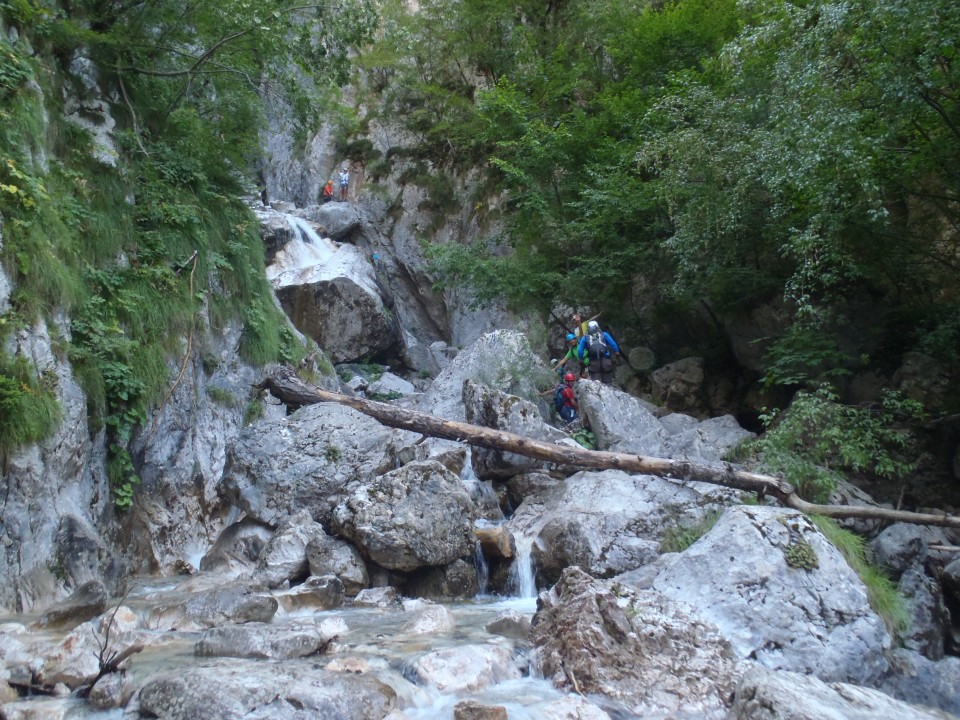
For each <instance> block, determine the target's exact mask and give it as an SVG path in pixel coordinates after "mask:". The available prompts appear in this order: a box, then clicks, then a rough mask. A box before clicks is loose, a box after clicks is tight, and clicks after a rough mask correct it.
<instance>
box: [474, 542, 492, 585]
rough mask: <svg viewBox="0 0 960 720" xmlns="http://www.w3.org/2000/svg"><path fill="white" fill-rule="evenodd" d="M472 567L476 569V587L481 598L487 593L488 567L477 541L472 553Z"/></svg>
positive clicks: (488, 582) (488, 581)
mask: <svg viewBox="0 0 960 720" xmlns="http://www.w3.org/2000/svg"><path fill="white" fill-rule="evenodd" d="M473 565H474V567H475V568H476V569H477V587H479V588H480V591H479V593H478V594H479V595H480V596H481V597H483V596H484V595H487V594H488V592H489V587H488V586H489V584H490V566H489V565H488V564H487V559H486V558H485V557H484V556H483V548H482V547H481V546H480V541H479V540H477V543H476V546H475V547H474V551H473Z"/></svg>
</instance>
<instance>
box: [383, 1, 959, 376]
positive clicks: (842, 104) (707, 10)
mask: <svg viewBox="0 0 960 720" xmlns="http://www.w3.org/2000/svg"><path fill="white" fill-rule="evenodd" d="M389 18H390V21H389V22H388V23H387V25H386V29H385V33H384V40H383V43H382V44H381V45H380V46H378V47H377V48H376V49H375V51H373V52H371V53H369V54H368V55H367V56H366V57H365V58H364V61H365V63H366V66H367V67H368V68H369V73H368V77H369V78H371V80H370V82H371V84H372V86H373V89H376V90H378V91H382V92H383V96H385V98H386V99H385V101H384V103H383V105H382V106H381V112H382V113H383V114H385V115H387V116H389V117H390V118H391V119H396V118H399V119H400V120H401V121H402V122H404V123H405V124H406V125H407V127H408V128H409V129H410V130H411V131H412V132H414V133H415V134H416V137H417V139H418V141H419V142H418V143H417V145H416V147H415V148H414V149H407V148H401V147H398V148H395V149H394V157H396V156H399V155H400V154H401V153H407V154H412V155H413V156H414V158H415V159H416V160H417V161H418V162H420V163H421V165H422V167H424V168H427V167H429V168H430V169H431V170H432V172H433V174H434V175H437V176H442V175H443V174H445V173H450V172H455V171H456V170H457V169H458V168H460V167H463V166H470V165H471V164H476V163H485V166H486V168H487V181H488V182H487V184H486V185H485V186H484V187H482V188H481V192H485V193H486V194H484V195H482V196H481V197H477V198H462V199H461V204H462V202H464V201H469V202H470V203H471V205H472V206H474V207H475V208H476V210H477V212H478V213H479V214H483V213H484V212H487V213H488V214H489V215H490V216H496V217H499V218H500V219H502V220H503V227H504V232H503V234H502V235H501V236H498V237H493V238H491V240H490V243H489V245H488V246H487V247H478V246H474V247H470V248H465V247H461V246H457V245H447V246H439V247H435V248H434V249H433V253H434V260H435V262H436V266H437V268H438V270H439V271H440V272H441V273H442V274H443V275H444V277H445V278H446V279H447V280H448V281H459V280H463V279H465V280H467V281H469V282H470V283H471V285H472V286H473V287H474V289H475V290H476V292H477V295H478V298H479V299H480V300H483V299H486V298H491V297H494V296H505V297H507V298H508V299H509V300H511V301H513V302H514V303H516V304H518V305H522V306H524V307H527V308H529V307H531V306H533V307H538V308H540V309H542V310H544V311H546V310H548V309H549V308H552V307H555V305H556V303H558V302H563V303H565V304H568V305H570V304H572V305H574V306H586V307H592V308H595V309H596V308H603V309H604V312H605V316H604V317H605V319H606V320H607V322H608V323H611V324H614V325H616V326H618V327H619V328H621V329H622V330H624V331H626V332H627V334H629V335H632V336H633V337H643V338H644V339H645V340H650V341H652V342H653V343H654V344H656V341H657V331H658V330H663V331H664V332H670V331H673V332H676V328H675V327H674V328H667V329H664V326H665V325H667V324H668V323H669V324H672V325H673V326H678V325H681V324H682V323H683V322H684V321H683V317H682V316H683V314H684V312H685V311H687V310H688V309H689V308H691V307H693V306H694V305H695V304H696V305H697V306H698V307H702V306H703V305H704V304H706V306H707V307H709V308H710V309H711V312H713V313H714V316H715V317H717V316H719V317H721V318H730V317H733V316H735V315H736V313H738V312H743V311H745V310H749V309H751V308H753V307H756V306H757V305H759V304H767V303H770V302H772V301H776V300H780V301H782V302H783V304H784V306H785V308H786V312H787V313H788V314H789V315H792V319H793V320H794V322H793V323H784V326H783V327H784V329H783V330H782V331H781V332H780V333H779V334H777V335H775V336H772V337H769V338H764V339H763V340H764V342H765V343H766V345H767V347H768V349H769V351H768V355H767V358H766V361H765V368H764V370H763V372H764V373H765V380H766V382H767V384H768V386H787V387H789V388H796V387H797V386H801V385H804V384H807V383H810V384H812V385H813V386H816V384H818V383H819V382H822V381H824V380H830V379H832V378H837V377H840V376H842V375H845V374H849V373H850V372H852V371H854V370H859V369H863V368H866V367H870V368H876V369H878V370H880V371H884V372H889V371H890V370H891V368H893V367H896V362H897V360H898V358H899V355H900V353H902V351H903V350H904V349H906V348H917V347H920V348H922V349H923V350H924V351H925V352H928V353H932V354H934V355H935V356H937V357H939V358H940V359H942V360H945V361H948V362H951V361H956V360H957V359H958V347H960V297H958V295H957V293H956V288H955V283H954V282H953V280H952V278H953V277H954V276H955V274H956V272H957V270H958V263H957V256H958V245H960V242H958V240H960V238H958V233H957V230H956V228H957V227H958V220H960V217H958V213H960V205H958V203H957V200H958V179H960V178H958V176H957V173H956V170H955V168H956V166H957V160H958V154H960V132H958V128H960V94H958V92H957V87H958V86H960V76H958V74H960V64H958V63H957V62H956V57H955V55H956V49H955V43H954V42H953V41H954V40H955V38H956V37H957V36H958V35H960V10H958V8H957V6H956V3H953V2H950V1H949V0H921V2H919V4H918V3H916V2H911V3H907V2H905V0H857V1H856V2H853V3H842V4H841V3H831V2H826V1H824V0H817V1H816V2H806V3H792V2H788V1H785V0H779V1H778V2H772V3H761V4H757V3H750V2H739V3H738V2H734V1H733V0H674V1H673V2H667V3H650V2H646V1H645V0H636V1H635V2H616V3H613V2H604V1H602V0H601V1H597V2H589V3H553V2H551V3H547V4H536V3H527V2H523V0H485V1H482V2H481V1H478V0H468V1H466V2H461V1H459V0H458V1H457V2H453V1H452V0H429V1H428V2H425V3H422V4H421V10H420V12H419V13H417V14H415V15H409V14H407V13H405V12H404V11H403V10H402V9H401V8H399V7H398V9H396V10H395V11H394V12H393V14H391V15H390V16H389ZM501 191H502V192H504V193H505V199H506V202H505V203H503V202H501V198H500V197H499V196H498V195H497V193H499V192H501ZM866 307H869V308H880V311H879V312H877V313H876V315H875V316H871V317H870V318H869V323H868V324H869V325H870V332H861V333H859V334H856V333H851V332H850V326H851V325H853V326H854V327H862V325H863V322H862V320H861V319H860V318H857V317H856V314H857V313H859V312H861V311H862V308H866ZM858 320H861V322H860V325H859V326H858V324H857V321H858ZM651 331H652V333H653V334H652V335H651V334H650V333H651ZM662 334H663V333H661V335H662ZM844 334H847V335H851V334H852V335H853V337H852V341H851V340H850V339H848V340H847V342H841V339H842V338H843V336H844ZM717 335H718V337H706V336H705V335H703V334H701V335H700V337H696V336H694V337H692V338H690V344H696V343H698V342H699V343H700V345H701V346H700V347H697V348H695V351H697V352H701V353H705V352H707V351H708V350H709V349H710V348H708V347H707V346H708V345H710V344H711V343H712V344H713V345H714V346H715V345H716V343H717V342H720V343H722V342H723V341H724V338H723V337H722V333H717ZM655 349H656V348H655Z"/></svg>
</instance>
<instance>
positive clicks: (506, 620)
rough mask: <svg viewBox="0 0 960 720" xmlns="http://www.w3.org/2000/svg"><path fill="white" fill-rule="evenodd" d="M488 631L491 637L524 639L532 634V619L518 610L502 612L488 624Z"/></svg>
mask: <svg viewBox="0 0 960 720" xmlns="http://www.w3.org/2000/svg"><path fill="white" fill-rule="evenodd" d="M486 630H487V632H488V633H490V634H491V635H502V636H503V637H509V638H517V639H523V638H526V637H527V635H529V634H530V618H529V617H528V616H527V615H521V614H520V613H519V612H517V611H516V610H502V611H501V612H499V613H497V616H496V617H495V618H494V619H493V620H491V621H490V622H488V623H487V625H486Z"/></svg>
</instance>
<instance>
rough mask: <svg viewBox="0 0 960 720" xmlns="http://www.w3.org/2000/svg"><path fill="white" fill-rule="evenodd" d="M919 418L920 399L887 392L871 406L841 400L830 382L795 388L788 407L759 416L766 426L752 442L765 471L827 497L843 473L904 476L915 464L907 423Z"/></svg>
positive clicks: (804, 492) (807, 493) (810, 496)
mask: <svg viewBox="0 0 960 720" xmlns="http://www.w3.org/2000/svg"><path fill="white" fill-rule="evenodd" d="M922 418H923V411H922V408H921V406H920V404H919V403H917V402H915V401H911V400H906V399H904V398H902V397H901V396H899V395H898V394H896V393H887V394H885V395H884V397H883V401H882V402H881V403H879V404H878V405H877V406H875V407H851V406H848V405H843V404H841V403H840V402H839V400H838V397H837V395H836V393H835V392H834V391H833V390H832V389H831V388H829V387H826V386H824V387H821V388H819V389H818V390H816V391H815V392H803V391H801V392H799V393H797V395H796V396H795V397H794V399H793V402H792V403H791V404H790V407H789V409H788V410H787V411H786V412H783V413H781V412H779V411H777V410H772V411H770V412H769V413H768V414H765V415H763V416H762V419H763V421H764V423H765V425H766V427H767V432H766V433H764V435H763V436H762V437H761V438H760V439H759V440H756V441H754V442H753V443H751V444H750V446H751V447H752V448H753V449H755V450H756V451H758V452H759V453H760V460H761V464H762V466H763V467H764V469H766V470H767V471H770V472H773V473H778V474H780V475H782V476H783V477H784V478H786V480H787V481H789V482H790V483H792V484H793V485H794V487H796V488H797V492H798V493H799V494H800V495H801V496H802V497H804V498H806V499H807V500H810V501H812V502H818V503H822V502H826V501H827V500H828V498H829V495H830V493H831V492H832V491H833V490H834V488H835V487H836V484H837V480H838V479H839V478H840V477H842V476H844V475H847V474H857V475H859V476H861V477H863V476H866V477H880V478H903V477H908V476H909V475H910V474H911V472H912V471H913V470H914V469H915V462H914V461H913V460H912V458H915V457H916V452H915V449H914V448H913V447H912V442H913V438H912V436H911V434H910V433H909V432H907V431H906V430H904V426H905V424H908V423H911V422H916V421H918V420H921V419H922Z"/></svg>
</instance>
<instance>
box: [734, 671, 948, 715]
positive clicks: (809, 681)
mask: <svg viewBox="0 0 960 720" xmlns="http://www.w3.org/2000/svg"><path fill="white" fill-rule="evenodd" d="M812 718H824V719H826V718H837V720H840V719H841V718H842V719H843V720H879V718H891V720H893V718H898V719H899V718H903V719H904V720H906V718H911V720H949V716H947V715H946V714H945V713H941V712H937V711H933V710H925V709H922V708H919V707H916V706H915V705H908V704H907V703H904V702H900V701H899V700H894V699H893V698H892V697H890V696H889V695H885V694H884V693H882V692H880V691H879V690H869V689H867V688H864V687H858V686H856V685H848V684H846V683H830V684H828V683H825V682H823V681H822V680H818V679H817V678H816V677H813V676H810V675H802V674H799V673H794V672H785V671H775V670H770V669H767V668H763V667H759V666H754V667H753V668H751V669H750V670H748V671H747V672H746V673H745V674H744V675H743V677H742V678H741V679H740V683H739V684H738V685H737V692H736V696H735V698H734V702H733V707H732V708H731V710H730V715H729V720H811V719H812Z"/></svg>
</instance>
